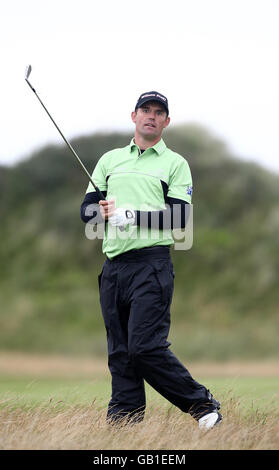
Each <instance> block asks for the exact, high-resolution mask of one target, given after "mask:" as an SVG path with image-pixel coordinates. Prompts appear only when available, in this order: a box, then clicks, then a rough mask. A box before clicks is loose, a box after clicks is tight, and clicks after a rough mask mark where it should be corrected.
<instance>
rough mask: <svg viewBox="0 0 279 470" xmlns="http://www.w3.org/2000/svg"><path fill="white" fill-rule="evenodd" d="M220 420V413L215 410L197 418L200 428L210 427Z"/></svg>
mask: <svg viewBox="0 0 279 470" xmlns="http://www.w3.org/2000/svg"><path fill="white" fill-rule="evenodd" d="M220 421H222V415H221V414H220V413H219V412H218V411H217V410H216V411H213V412H211V413H208V414H207V415H204V416H203V417H202V418H200V419H199V421H198V422H199V428H200V429H211V428H213V427H214V426H216V424H218V423H220Z"/></svg>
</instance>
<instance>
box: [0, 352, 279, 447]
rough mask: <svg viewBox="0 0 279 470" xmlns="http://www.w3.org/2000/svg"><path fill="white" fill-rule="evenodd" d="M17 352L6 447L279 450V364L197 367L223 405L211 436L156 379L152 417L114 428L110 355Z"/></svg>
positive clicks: (1, 404)
mask: <svg viewBox="0 0 279 470" xmlns="http://www.w3.org/2000/svg"><path fill="white" fill-rule="evenodd" d="M9 357H10V359H8V356H5V355H3V354H2V355H1V354H0V419H1V423H2V426H1V431H0V449H276V448H278V445H279V427H278V421H279V420H278V418H279V416H278V390H279V375H278V364H275V363H271V362H270V363H265V364H261V365H260V364H258V365H257V367H256V369H255V364H252V363H251V364H250V365H249V364H243V363H242V364H238V365H237V363H234V364H233V363H227V364H192V365H191V369H192V371H193V375H194V377H195V379H196V380H198V381H200V382H201V383H203V384H204V385H205V386H206V387H208V388H209V389H210V390H211V391H212V393H213V394H214V395H216V396H218V399H220V401H221V404H222V413H223V416H224V420H223V423H222V427H220V430H219V429H218V430H217V429H216V430H214V431H213V432H211V433H210V434H206V435H204V434H201V431H200V430H199V429H198V427H197V425H196V423H195V421H194V420H193V419H192V418H191V417H190V416H189V415H188V414H186V413H182V412H181V411H180V410H179V409H177V408H176V407H174V406H173V405H171V404H170V403H169V402H168V401H167V400H165V399H164V398H163V397H161V396H160V395H159V394H158V393H157V392H156V391H154V390H153V389H152V388H151V387H150V386H149V385H148V384H146V395H147V407H146V417H145V420H144V421H143V422H142V423H140V424H139V425H137V426H135V427H133V428H130V427H129V426H128V427H127V426H119V427H118V426H116V427H114V428H113V429H112V428H108V426H107V425H106V420H105V416H106V407H107V403H108V400H109V398H110V375H109V373H108V369H107V366H106V361H105V360H103V359H96V360H94V359H88V358H87V359H86V358H85V359H84V361H83V360H82V359H81V358H79V359H78V358H61V357H53V356H52V357H47V356H41V357H40V356H28V355H12V354H11V355H10V356H9ZM4 358H5V360H4ZM189 368H190V367H189ZM255 370H256V371H258V374H260V373H261V375H258V376H257V375H256V373H255ZM214 371H215V375H214V373H213V372H214Z"/></svg>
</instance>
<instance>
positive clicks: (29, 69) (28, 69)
mask: <svg viewBox="0 0 279 470" xmlns="http://www.w3.org/2000/svg"><path fill="white" fill-rule="evenodd" d="M31 71H32V67H31V65H28V66H27V67H26V71H25V80H28V78H29V75H30V73H31Z"/></svg>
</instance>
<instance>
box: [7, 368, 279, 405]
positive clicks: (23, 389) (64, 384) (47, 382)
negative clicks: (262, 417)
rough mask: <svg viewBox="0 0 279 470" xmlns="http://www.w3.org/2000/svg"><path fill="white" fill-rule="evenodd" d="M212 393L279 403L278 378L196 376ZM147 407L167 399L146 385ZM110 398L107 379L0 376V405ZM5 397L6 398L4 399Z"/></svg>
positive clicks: (98, 402)
mask: <svg viewBox="0 0 279 470" xmlns="http://www.w3.org/2000/svg"><path fill="white" fill-rule="evenodd" d="M199 380H200V382H202V383H203V384H204V385H205V386H206V387H207V388H209V389H210V390H211V391H212V392H213V393H214V395H216V396H219V397H220V398H221V397H227V396H230V397H233V398H234V399H236V400H238V401H239V406H240V408H245V409H246V410H247V409H251V410H252V409H255V408H257V409H258V410H265V409H267V407H272V406H274V405H275V404H276V403H277V404H278V402H279V392H278V390H279V377H265V378H261V377H248V378H244V377H238V378H235V379H234V378H225V377H222V378H221V377H211V378H210V379H209V378H203V377H199ZM146 395H147V406H148V405H149V404H151V403H154V402H156V403H161V404H162V405H166V404H168V402H167V401H166V400H165V399H164V398H163V397H161V395H159V394H158V393H157V392H156V391H154V390H153V389H152V388H151V387H150V386H149V385H148V384H146ZM109 398H110V379H109V377H100V378H96V379H92V380H89V379H69V378H64V379H59V378H57V377H56V378H37V379H36V378H34V377H9V376H0V406H1V407H2V406H5V403H7V402H10V404H11V403H14V404H15V406H19V407H24V408H26V407H27V408H30V407H31V408H32V407H34V406H38V405H46V404H47V403H50V402H53V403H61V404H64V406H65V407H67V406H70V405H72V404H79V405H85V406H88V405H90V403H92V402H93V401H94V403H95V404H96V406H98V408H100V409H101V408H103V407H105V406H106V405H107V403H108V401H109ZM6 400H7V401H6Z"/></svg>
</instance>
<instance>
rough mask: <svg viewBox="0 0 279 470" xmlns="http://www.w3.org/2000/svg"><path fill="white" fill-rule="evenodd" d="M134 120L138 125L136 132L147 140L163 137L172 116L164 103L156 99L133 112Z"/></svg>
mask: <svg viewBox="0 0 279 470" xmlns="http://www.w3.org/2000/svg"><path fill="white" fill-rule="evenodd" d="M131 116H132V121H133V122H134V123H135V125H136V132H137V133H138V134H139V135H140V136H141V137H143V138H144V139H145V140H150V141H152V140H155V139H157V138H159V137H161V134H162V132H163V129H165V128H166V127H167V126H168V124H169V122H170V118H169V117H168V116H167V113H166V110H165V108H164V106H163V105H161V104H160V103H157V102H156V101H148V102H147V103H145V104H144V105H142V107H140V108H138V109H137V110H136V111H133V112H132V115H131Z"/></svg>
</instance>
